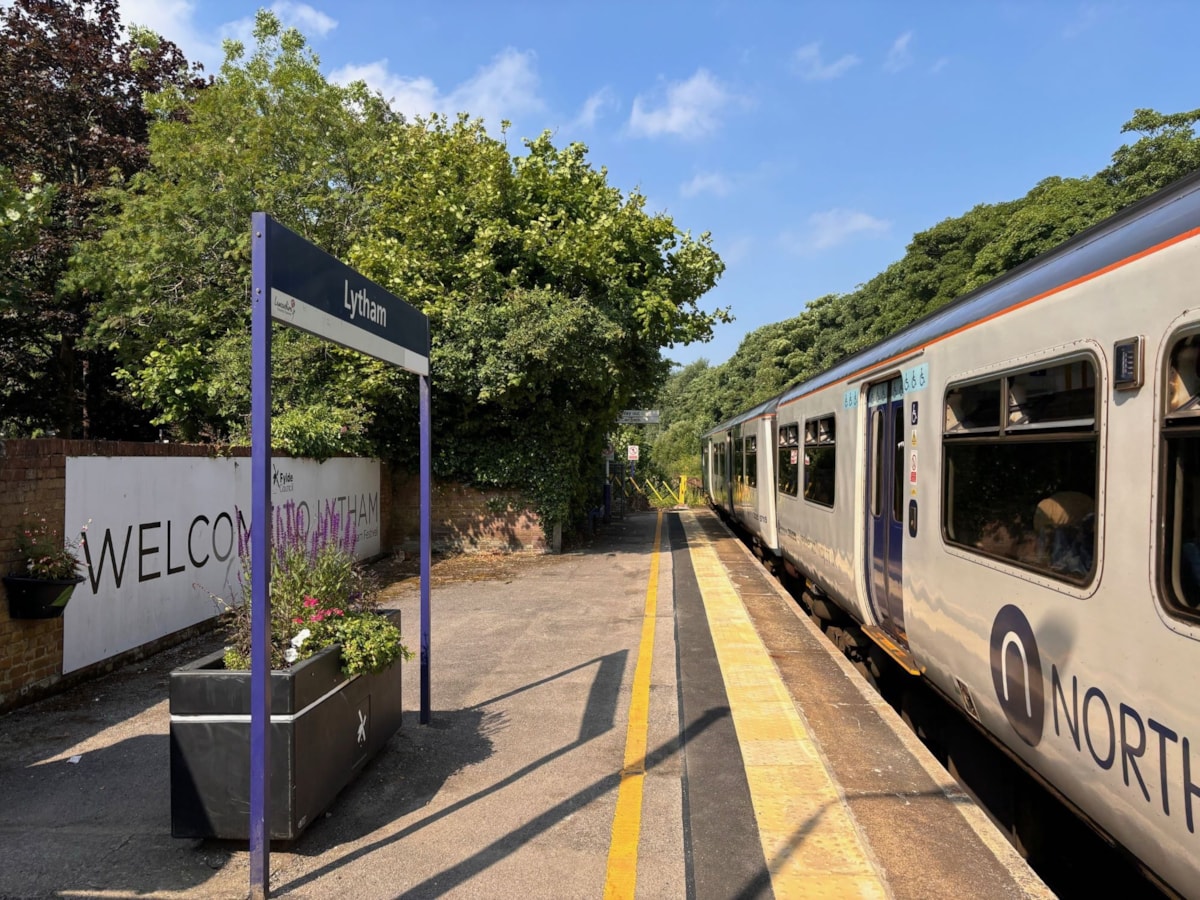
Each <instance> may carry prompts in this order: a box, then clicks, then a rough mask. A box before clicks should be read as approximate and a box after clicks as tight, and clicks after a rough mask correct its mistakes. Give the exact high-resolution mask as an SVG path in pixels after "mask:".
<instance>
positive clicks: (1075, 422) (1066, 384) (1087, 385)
mask: <svg viewBox="0 0 1200 900" xmlns="http://www.w3.org/2000/svg"><path fill="white" fill-rule="evenodd" d="M1007 383H1008V422H1007V423H1006V425H1005V428H1006V429H1007V430H1018V429H1038V428H1069V427H1076V426H1088V427H1090V426H1092V425H1093V423H1094V419H1095V416H1096V376H1095V371H1094V370H1093V368H1092V366H1091V364H1090V363H1088V362H1074V363H1069V364H1067V365H1063V366H1054V367H1052V368H1049V369H1036V370H1034V371H1032V372H1021V373H1019V374H1017V375H1012V376H1010V377H1009V378H1008V379H1007Z"/></svg>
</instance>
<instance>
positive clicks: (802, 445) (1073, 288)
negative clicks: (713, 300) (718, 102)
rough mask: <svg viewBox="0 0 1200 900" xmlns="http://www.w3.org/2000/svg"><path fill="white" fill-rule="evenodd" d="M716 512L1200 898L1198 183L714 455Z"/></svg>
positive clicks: (1154, 200)
mask: <svg viewBox="0 0 1200 900" xmlns="http://www.w3.org/2000/svg"><path fill="white" fill-rule="evenodd" d="M701 463H702V470H703V484H704V492H705V495H706V497H707V500H708V502H709V503H710V504H711V505H712V506H713V507H715V508H716V509H717V510H718V511H719V512H720V513H721V514H722V515H724V516H725V517H727V518H728V519H730V520H732V521H733V522H734V523H735V524H736V525H737V526H738V527H739V528H740V529H742V530H743V531H744V532H745V534H746V535H748V536H749V538H750V539H751V540H752V542H753V545H754V548H755V550H756V552H757V553H759V554H760V555H761V556H762V557H763V558H764V560H766V561H767V562H769V563H771V564H772V565H774V566H778V567H780V568H781V569H783V570H786V572H787V573H788V574H789V575H791V576H792V577H793V578H797V579H800V582H801V585H802V589H803V591H804V594H803V596H804V597H805V598H806V600H807V601H808V602H809V603H810V604H811V606H812V610H813V612H814V613H815V614H817V615H818V616H821V617H823V618H825V619H827V620H832V619H834V618H837V617H841V618H843V619H845V620H847V621H849V620H853V621H852V622H851V624H852V625H854V626H855V627H856V629H857V630H858V631H860V632H861V633H862V634H864V635H866V637H867V638H869V639H870V646H871V650H872V652H873V653H883V654H886V658H888V659H890V660H893V661H894V662H895V663H896V664H897V665H898V666H899V667H900V668H901V669H902V670H903V671H904V672H906V673H908V675H909V676H911V677H913V678H918V679H922V680H923V681H924V682H925V683H927V684H928V685H930V686H932V687H933V688H934V689H935V691H936V692H937V693H939V694H941V695H942V696H943V697H944V698H945V699H946V700H947V701H948V702H949V703H951V704H952V705H953V706H954V707H956V709H957V710H958V711H959V712H960V713H961V715H962V716H965V717H967V718H968V719H970V720H971V721H972V722H973V723H975V725H976V726H978V729H979V730H981V731H983V732H984V733H986V735H987V736H988V737H989V738H990V739H991V740H992V741H993V742H995V743H996V744H997V745H999V746H1000V747H1001V748H1003V750H1004V752H1005V753H1006V754H1007V755H1009V756H1010V757H1012V758H1013V759H1014V760H1016V761H1017V762H1018V763H1019V765H1020V766H1022V767H1023V768H1024V769H1025V770H1026V771H1027V772H1029V773H1031V774H1032V775H1034V777H1036V779H1038V780H1039V781H1040V782H1041V783H1042V784H1044V785H1046V786H1048V787H1049V788H1050V789H1051V790H1052V791H1053V792H1054V793H1055V794H1057V795H1058V796H1059V797H1060V798H1062V799H1064V800H1065V801H1066V803H1067V804H1068V805H1069V806H1070V807H1072V808H1073V810H1074V812H1076V813H1077V814H1078V815H1080V816H1081V817H1083V818H1084V819H1085V820H1086V821H1087V822H1088V823H1089V824H1090V825H1092V826H1093V827H1094V828H1095V829H1097V830H1098V831H1099V832H1101V833H1102V834H1103V835H1105V836H1107V837H1108V838H1109V839H1110V840H1112V841H1115V842H1117V843H1119V844H1120V845H1122V846H1123V847H1124V848H1126V850H1128V851H1129V852H1130V853H1132V854H1133V855H1134V856H1136V858H1137V860H1138V861H1140V864H1141V866H1142V867H1143V868H1144V870H1146V871H1147V872H1148V873H1151V874H1152V876H1153V878H1154V879H1155V880H1157V881H1158V882H1160V886H1165V887H1167V888H1169V889H1170V890H1171V891H1174V892H1178V893H1179V894H1181V895H1183V896H1187V897H1196V898H1200V834H1197V828H1198V827H1200V746H1198V745H1197V744H1196V742H1197V741H1198V740H1200V689H1196V688H1197V685H1200V173H1196V174H1194V175H1191V176H1188V177H1186V178H1184V179H1182V180H1180V181H1178V182H1176V183H1174V184H1172V185H1170V186H1168V187H1166V188H1164V189H1162V190H1160V191H1159V192H1157V193H1156V194H1153V195H1151V196H1149V197H1147V198H1145V199H1144V200H1141V201H1139V202H1137V203H1135V204H1133V205H1131V206H1129V207H1127V208H1125V209H1124V210H1122V211H1120V212H1118V213H1117V214H1115V215H1113V216H1111V217H1110V218H1108V219H1106V220H1104V221H1102V222H1100V223H1099V224H1097V225H1095V226H1093V227H1091V228H1089V229H1087V230H1085V231H1083V232H1081V233H1079V234H1077V235H1075V236H1074V237H1073V238H1071V239H1070V240H1068V241H1066V242H1064V243H1063V244H1061V245H1060V246H1058V247H1056V248H1054V249H1052V250H1050V251H1048V252H1046V253H1044V254H1042V255H1041V256H1039V257H1037V258H1035V259H1032V260H1030V261H1028V262H1026V263H1024V264H1022V265H1020V266H1019V267H1017V268H1014V269H1013V270H1011V271H1009V272H1007V273H1005V274H1004V275H1001V276H1000V277H998V278H996V279H995V280H993V281H991V282H989V283H988V284H985V285H983V286H982V287H979V288H977V289H975V290H973V291H972V292H970V293H968V294H965V295H964V296H961V297H959V298H957V299H956V300H954V301H952V302H950V303H949V304H947V305H945V306H943V307H940V308H939V309H937V310H936V311H934V312H932V313H931V314H929V315H927V316H925V317H924V318H922V319H920V320H918V321H916V322H914V323H912V324H911V325H909V326H908V327H906V328H904V329H903V330H901V331H899V332H898V333H896V334H893V335H892V336H890V337H888V338H886V339H884V340H882V341H881V342H879V343H877V344H875V345H873V346H871V347H868V348H866V349H863V350H861V351H859V352H856V353H854V354H853V355H851V356H848V357H847V358H845V359H843V360H841V361H839V362H838V363H836V364H835V365H833V366H832V367H831V368H829V369H828V370H827V371H824V372H822V373H821V374H819V375H817V376H815V377H812V378H809V379H806V380H804V381H801V382H799V383H797V384H794V385H792V386H791V387H789V388H787V389H786V390H784V391H783V392H782V393H780V394H779V395H778V396H776V397H774V398H772V399H770V400H768V401H766V402H763V403H759V404H758V405H756V406H753V407H751V408H747V409H746V410H745V411H744V412H741V413H740V414H738V415H736V416H733V417H732V418H730V419H728V420H726V421H724V422H721V423H720V424H718V425H716V426H714V427H712V428H711V429H709V430H708V431H707V432H705V433H704V434H703V435H702V436H701Z"/></svg>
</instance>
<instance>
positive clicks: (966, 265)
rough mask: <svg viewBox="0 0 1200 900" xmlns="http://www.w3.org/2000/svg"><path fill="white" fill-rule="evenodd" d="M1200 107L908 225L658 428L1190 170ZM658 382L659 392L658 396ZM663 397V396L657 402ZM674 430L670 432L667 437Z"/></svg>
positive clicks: (997, 269) (1060, 238)
mask: <svg viewBox="0 0 1200 900" xmlns="http://www.w3.org/2000/svg"><path fill="white" fill-rule="evenodd" d="M1197 122H1200V110H1192V111H1191V112H1184V113H1175V114H1167V115H1164V114H1161V113H1158V112H1155V111H1154V110H1150V109H1139V110H1137V111H1136V112H1135V114H1134V116H1133V118H1132V119H1130V120H1129V121H1128V122H1126V123H1125V125H1124V127H1123V128H1122V129H1121V130H1122V132H1123V133H1128V132H1137V133H1140V134H1141V135H1142V137H1141V138H1139V139H1138V140H1137V141H1136V142H1134V143H1133V144H1124V145H1122V146H1121V147H1119V148H1118V149H1117V150H1116V152H1114V153H1113V157H1112V164H1111V165H1110V166H1108V167H1107V168H1106V169H1104V170H1103V171H1102V172H1099V173H1097V174H1096V175H1095V176H1092V177H1087V178H1060V177H1049V178H1046V179H1044V180H1042V181H1041V182H1039V183H1038V184H1037V185H1035V186H1034V187H1033V189H1031V190H1030V191H1029V192H1028V193H1027V194H1026V195H1025V196H1024V197H1022V198H1019V199H1017V200H1012V201H1008V202H1004V203H997V204H980V205H979V206H976V207H974V208H973V209H971V210H969V211H967V212H966V213H964V214H963V215H961V216H957V217H953V218H949V219H945V220H944V221H942V222H939V223H938V224H936V225H934V226H933V227H932V228H929V229H926V230H925V231H922V232H918V233H917V234H915V235H913V239H912V241H911V242H910V243H909V245H908V248H907V250H906V252H905V255H904V257H903V258H902V259H900V260H898V261H897V262H895V263H893V264H892V265H890V266H888V268H887V269H886V270H884V271H883V272H881V273H880V274H878V275H876V276H875V277H874V278H872V279H871V280H870V281H868V282H866V283H865V284H863V285H862V286H861V287H859V288H858V289H857V290H855V291H852V292H850V293H847V294H841V295H829V296H825V297H820V298H818V299H816V300H813V301H811V302H810V303H809V304H808V305H807V306H806V308H805V310H804V312H802V313H801V314H800V315H799V316H796V317H795V318H792V319H787V320H785V321H783V322H780V323H776V324H773V325H766V326H764V327H762V328H760V329H758V330H757V331H754V332H751V333H750V334H749V335H747V336H746V338H745V339H744V340H743V341H742V344H741V345H740V346H739V347H738V350H737V352H736V353H735V354H734V355H733V356H732V357H731V358H730V359H729V360H728V361H727V362H726V363H724V364H723V365H721V366H717V367H716V368H714V369H711V370H709V372H708V373H707V374H706V377H707V378H708V384H707V386H706V390H705V392H704V395H703V396H696V397H695V398H694V402H695V404H696V407H695V408H697V409H704V410H705V411H706V414H705V415H703V416H702V417H700V419H699V420H695V419H691V418H689V413H688V412H687V411H684V412H681V413H680V415H681V416H682V419H678V420H677V419H676V418H675V414H674V413H673V414H672V415H671V416H670V417H668V416H666V415H664V425H665V427H666V432H665V433H666V434H671V433H672V432H673V431H675V430H677V424H678V423H679V422H680V421H686V422H687V426H686V428H687V431H686V433H687V435H688V436H689V437H690V435H691V434H693V433H694V434H696V435H699V434H701V433H703V431H705V430H707V429H708V428H709V427H711V426H712V425H715V424H716V423H717V422H719V421H721V420H722V419H725V418H728V417H729V416H731V415H734V414H736V413H738V412H741V411H742V410H745V409H747V408H749V407H751V406H753V405H755V404H756V403H758V402H760V401H762V400H764V399H767V398H768V397H770V396H773V395H774V394H775V393H778V390H776V386H777V385H778V386H779V389H780V390H781V389H782V387H783V386H785V385H786V384H788V383H792V382H795V381H799V380H802V379H805V378H810V377H812V376H814V375H816V374H818V373H820V372H822V371H824V370H825V369H827V368H829V367H830V366H832V365H833V364H834V363H836V362H837V361H838V360H840V359H842V358H844V357H845V356H848V355H850V354H852V353H854V352H856V351H858V350H861V349H863V348H865V347H867V346H869V345H871V344H874V343H876V342H877V341H880V340H883V339H884V338H886V337H888V336H889V335H892V334H894V333H896V332H897V331H899V330H900V329H902V328H904V327H906V326H907V325H909V324H910V323H912V322H914V321H916V320H917V319H919V318H921V317H922V316H925V315H928V314H929V313H931V312H933V311H934V310H936V309H938V308H939V307H941V306H943V305H945V304H946V303H949V302H951V301H952V300H954V299H956V298H957V297H960V296H962V295H964V294H966V293H968V292H970V291H972V290H975V289H977V288H979V287H982V286H983V285H985V284H986V283H987V282H989V281H991V280H992V279H994V278H997V277H999V276H1001V275H1003V274H1004V273H1005V272H1008V271H1011V270H1012V269H1013V268H1015V267H1016V266H1019V265H1021V264H1022V263H1025V262H1027V261H1029V260H1031V259H1034V258H1035V257H1037V256H1039V255H1040V254H1042V253H1045V252H1047V251H1049V250H1052V249H1053V248H1054V247H1057V246H1059V245H1060V244H1062V243H1064V242H1065V241H1067V240H1068V239H1070V238H1071V237H1073V236H1074V235H1076V234H1078V233H1079V232H1081V231H1083V230H1085V229H1087V228H1089V227H1091V226H1092V225H1095V224H1096V223H1097V222H1100V221H1101V220H1103V219H1104V218H1106V217H1108V216H1110V215H1112V214H1113V213H1115V212H1117V211H1118V210H1120V209H1121V208H1122V207H1124V206H1126V205H1128V204H1129V203H1132V202H1134V201H1136V200H1140V199H1141V198H1142V197H1145V196H1147V195H1149V194H1151V193H1153V192H1154V191H1156V190H1158V189H1160V188H1162V187H1165V186H1166V185H1167V184H1169V183H1171V182H1172V181H1175V180H1176V179H1178V178H1182V177H1183V176H1184V175H1187V174H1189V173H1191V172H1194V171H1196V170H1197V169H1200V140H1198V139H1197V138H1196V134H1195V127H1196V123H1197ZM677 390H679V389H678V388H677V387H674V386H669V389H668V390H667V391H666V392H665V393H664V395H663V396H664V397H667V398H669V397H670V396H671V392H672V391H677ZM668 405H669V404H668ZM672 440H673V441H676V440H677V439H676V438H674V437H673V438H672Z"/></svg>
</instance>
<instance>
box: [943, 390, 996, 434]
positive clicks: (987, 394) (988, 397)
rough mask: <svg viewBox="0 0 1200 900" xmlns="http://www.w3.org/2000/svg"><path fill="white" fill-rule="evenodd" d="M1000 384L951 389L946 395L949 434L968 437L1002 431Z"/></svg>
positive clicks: (947, 429) (947, 432)
mask: <svg viewBox="0 0 1200 900" xmlns="http://www.w3.org/2000/svg"><path fill="white" fill-rule="evenodd" d="M1000 393H1001V385H1000V382H999V381H986V382H984V383H982V384H968V385H963V386H962V387H955V388H951V389H950V391H949V392H948V393H947V394H946V434H967V433H970V432H979V431H988V430H991V429H995V428H999V427H1000Z"/></svg>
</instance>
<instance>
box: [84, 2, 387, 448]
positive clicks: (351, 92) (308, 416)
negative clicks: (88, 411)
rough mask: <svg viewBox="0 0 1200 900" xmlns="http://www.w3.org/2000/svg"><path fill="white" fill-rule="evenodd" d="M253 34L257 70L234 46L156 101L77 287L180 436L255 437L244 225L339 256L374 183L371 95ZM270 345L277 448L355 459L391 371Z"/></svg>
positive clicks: (271, 26)
mask: <svg viewBox="0 0 1200 900" xmlns="http://www.w3.org/2000/svg"><path fill="white" fill-rule="evenodd" d="M255 33H256V37H257V39H258V47H257V49H256V51H255V52H254V53H253V54H252V55H251V56H250V57H249V58H245V56H244V48H243V47H242V46H241V45H240V44H237V43H235V42H230V43H228V44H227V45H226V60H225V63H224V65H223V66H222V68H221V71H220V74H219V76H218V77H217V78H216V79H215V81H214V82H213V83H212V84H211V85H209V86H208V87H206V88H205V89H203V90H195V89H187V88H178V87H171V88H169V89H168V90H165V91H163V92H160V93H158V94H156V95H153V96H151V97H150V98H149V99H148V104H149V107H150V110H151V111H152V113H153V115H154V117H155V118H154V122H153V124H152V126H151V129H150V155H151V162H152V165H151V167H150V168H149V169H147V170H146V171H143V172H140V173H138V174H137V175H135V176H134V177H133V178H131V179H129V180H128V181H127V182H125V183H122V184H120V185H118V186H116V187H114V188H113V189H112V190H111V191H110V192H109V193H108V195H107V201H108V205H107V207H106V210H105V212H104V214H103V215H101V216H100V217H99V218H98V219H97V221H98V223H99V224H100V226H101V227H102V228H103V233H102V234H101V235H100V236H99V238H98V239H97V240H95V241H92V242H90V243H88V244H85V245H84V246H83V247H81V248H80V251H79V252H78V253H77V254H76V256H75V258H74V260H73V266H72V272H71V276H70V283H71V284H72V285H75V286H78V287H79V288H81V289H91V290H96V291H104V293H105V300H104V301H103V302H102V303H101V304H99V305H98V307H97V308H96V311H95V315H94V317H93V319H92V322H91V326H90V328H89V337H90V341H91V346H94V347H101V348H106V349H108V350H111V351H113V352H115V353H116V354H118V357H119V359H120V361H121V364H122V367H121V370H120V373H121V377H122V378H123V380H124V381H125V383H126V384H128V386H129V389H130V391H131V393H132V394H133V396H134V397H135V398H136V399H137V400H138V401H139V402H140V403H141V404H142V405H143V407H144V408H145V409H147V410H148V411H149V412H151V413H152V414H153V416H154V419H153V421H154V423H155V424H159V425H165V426H167V427H168V428H169V429H170V430H171V431H172V433H173V434H174V435H175V436H176V437H178V438H182V439H187V440H225V441H245V440H246V438H247V436H248V430H247V429H248V416H249V412H250V409H249V405H250V397H249V393H248V391H247V390H246V385H247V384H248V383H249V372H250V327H249V322H250V304H249V302H248V285H249V276H250V234H249V222H250V215H251V213H252V212H254V211H255V210H259V209H265V210H268V211H270V212H271V213H272V215H273V216H274V217H275V218H276V219H278V220H279V221H281V222H283V223H284V224H285V225H287V226H289V227H290V228H292V229H293V230H295V231H297V232H299V233H300V234H302V235H304V236H305V237H306V238H308V239H309V240H312V241H313V242H314V243H316V244H318V245H320V246H321V247H323V248H324V249H326V250H328V251H330V252H331V253H334V254H335V255H339V256H343V257H345V256H346V255H347V251H348V241H349V239H350V236H351V235H353V234H354V233H355V231H356V230H357V229H358V228H359V227H360V223H361V222H362V221H363V220H364V218H365V216H366V212H365V206H364V203H363V199H362V198H363V192H364V189H365V186H366V183H367V182H368V181H369V180H370V179H372V178H373V177H374V174H373V173H372V172H371V171H370V170H369V169H368V168H367V167H366V160H365V157H366V152H365V149H364V148H365V146H366V145H367V144H370V143H374V142H377V141H380V140H382V139H383V134H384V132H383V128H384V125H385V123H386V122H388V121H389V120H390V119H391V118H392V117H391V114H390V113H389V112H388V111H387V109H386V107H385V106H384V105H383V104H382V102H381V101H379V100H378V98H373V97H371V96H370V95H368V94H367V92H366V91H365V89H363V88H361V87H358V88H341V87H338V86H336V85H332V84H329V83H328V82H326V81H325V79H324V78H323V77H322V76H321V74H320V71H319V68H318V61H317V59H316V57H315V56H313V55H312V54H311V53H310V52H309V51H308V50H307V48H306V47H305V44H304V40H303V38H301V37H300V36H299V34H298V33H297V32H295V31H290V30H287V31H285V30H284V29H282V27H281V26H280V24H279V21H278V19H277V18H276V17H275V16H274V15H272V14H270V13H266V12H263V13H260V14H259V16H258V19H257V25H256V32H255ZM273 343H274V347H273V359H272V364H273V382H272V392H273V402H274V410H275V413H276V415H277V417H278V419H277V422H278V428H279V445H280V446H282V447H284V448H287V449H292V450H296V451H300V452H305V453H312V454H314V455H316V456H317V457H318V458H324V457H326V456H329V455H331V454H333V453H337V452H356V451H361V450H362V449H363V441H362V437H361V436H362V433H363V431H364V428H365V426H366V423H367V422H368V421H369V419H370V418H371V415H372V409H371V405H372V402H373V400H374V399H375V395H376V394H377V392H379V391H381V390H383V391H390V390H391V389H393V388H394V381H393V377H392V376H391V375H390V374H385V372H384V366H383V364H381V363H377V362H375V361H371V360H366V359H364V358H363V357H361V356H360V355H359V354H356V353H351V352H349V351H344V350H341V349H340V348H336V347H330V346H329V345H328V344H327V343H325V342H322V341H320V340H318V339H316V338H313V337H311V336H308V335H304V334H301V333H299V332H295V331H292V330H285V329H278V330H277V336H276V339H275V340H274V342H273ZM311 398H318V399H316V400H315V401H314V400H313V399H311Z"/></svg>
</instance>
